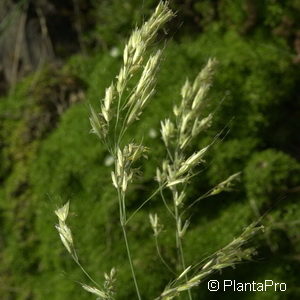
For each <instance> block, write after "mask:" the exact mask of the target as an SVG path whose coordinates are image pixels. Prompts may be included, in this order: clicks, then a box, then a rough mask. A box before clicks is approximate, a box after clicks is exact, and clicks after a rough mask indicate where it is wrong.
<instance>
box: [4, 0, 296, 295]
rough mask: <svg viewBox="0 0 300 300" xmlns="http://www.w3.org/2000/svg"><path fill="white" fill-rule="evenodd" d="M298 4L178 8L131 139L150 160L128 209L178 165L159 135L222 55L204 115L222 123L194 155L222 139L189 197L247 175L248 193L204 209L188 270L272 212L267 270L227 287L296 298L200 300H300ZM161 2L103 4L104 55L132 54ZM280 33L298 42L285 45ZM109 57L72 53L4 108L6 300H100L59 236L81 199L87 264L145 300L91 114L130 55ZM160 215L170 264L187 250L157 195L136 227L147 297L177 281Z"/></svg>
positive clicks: (263, 264)
mask: <svg viewBox="0 0 300 300" xmlns="http://www.w3.org/2000/svg"><path fill="white" fill-rule="evenodd" d="M251 3H252V4H251ZM297 3H298V2H297V1H285V2H282V1H253V2H252V1H201V2H199V1H174V2H172V5H173V6H174V8H175V9H177V10H178V12H177V14H178V19H179V21H178V20H176V21H174V23H173V24H171V25H170V28H169V35H171V36H172V35H173V36H174V39H171V41H169V42H167V45H166V49H165V52H164V53H165V54H164V59H163V63H162V66H161V71H160V75H159V80H158V84H157V93H156V95H155V96H154V97H153V99H152V101H151V103H150V104H149V106H148V108H147V109H146V112H145V115H143V117H142V119H141V121H140V122H139V123H138V125H137V126H134V129H132V131H131V132H130V138H132V137H134V138H135V139H136V140H137V141H140V140H141V139H143V143H144V144H145V145H146V146H148V147H150V150H151V152H150V155H149V159H148V160H145V161H143V165H142V167H141V170H142V171H143V173H144V176H143V177H142V178H140V180H139V181H138V182H137V183H136V184H134V185H133V186H132V188H131V190H130V192H129V198H128V209H129V212H131V213H132V212H133V211H134V210H135V209H136V208H137V207H138V206H139V205H140V204H141V203H142V202H143V200H145V198H146V197H147V195H150V193H151V191H152V190H153V189H154V188H155V183H154V181H153V177H154V174H155V169H156V166H157V164H158V162H159V161H160V159H161V158H163V157H164V155H165V153H164V148H163V146H162V143H161V140H160V137H159V122H160V120H161V119H163V118H164V117H167V116H169V115H170V109H171V107H172V105H173V104H174V102H176V101H177V100H179V94H180V87H181V85H182V84H183V82H184V81H185V79H186V77H189V78H193V76H195V75H196V73H197V72H198V71H199V69H200V68H201V67H202V66H203V64H204V63H205V62H206V60H207V59H208V58H209V57H211V56H214V57H216V58H217V59H218V60H219V67H218V71H217V75H216V80H215V84H214V86H213V88H212V91H211V93H210V96H209V97H210V100H209V104H208V106H207V107H206V108H205V109H206V110H207V111H211V110H213V111H215V122H214V125H213V127H212V128H210V129H209V130H208V131H207V132H206V133H205V135H203V136H202V137H201V139H199V141H197V145H195V146H196V147H201V145H203V144H205V142H206V141H207V140H208V139H209V138H212V137H215V136H216V135H217V134H218V133H219V132H220V130H223V133H222V134H221V136H220V137H219V141H218V142H217V143H216V146H215V147H214V148H213V150H212V151H211V153H210V154H209V156H208V157H207V164H206V168H205V172H202V173H200V175H199V177H197V178H196V183H195V185H193V186H191V187H190V189H189V193H190V198H191V200H192V199H194V198H195V197H197V195H200V194H201V193H204V192H206V191H207V190H208V189H209V188H211V187H212V186H214V185H215V184H217V183H219V182H220V181H222V180H224V179H226V178H227V177H228V176H229V175H231V174H233V173H235V172H238V171H242V172H243V176H242V180H241V182H240V183H239V184H238V185H237V186H236V190H235V191H233V192H232V193H225V194H221V195H218V196H217V197H215V198H209V199H207V200H204V201H202V202H200V203H199V205H198V207H197V208H196V207H195V208H194V209H193V210H192V211H191V213H192V224H191V230H190V231H189V232H188V234H187V236H186V240H185V244H184V249H185V252H186V256H187V263H188V264H192V263H194V262H198V261H199V260H201V259H203V258H205V257H206V256H208V255H210V254H212V253H213V252H214V251H216V250H218V249H219V248H220V247H222V246H224V245H226V243H228V242H230V241H231V240H232V239H233V238H234V236H237V235H238V234H239V233H240V232H241V231H242V229H243V228H244V226H246V225H247V224H249V223H250V222H251V220H257V218H258V217H260V216H261V215H265V214H266V216H265V218H264V219H263V222H264V223H265V224H266V226H267V228H268V229H267V230H266V234H265V236H264V237H263V238H262V240H261V241H260V242H259V249H260V250H261V252H260V253H262V254H261V259H260V260H259V261H256V262H253V263H248V264H244V265H242V266H240V267H238V268H237V269H236V270H227V271H225V272H224V274H221V275H216V277H218V276H221V277H222V278H226V279H229V278H230V279H239V280H241V279H244V281H249V280H251V281H252V280H256V281H259V280H261V281H263V280H265V279H273V280H274V281H275V280H277V281H281V282H288V283H289V284H288V287H289V288H288V292H287V293H285V294H284V295H283V294H280V295H279V294H276V293H275V294H274V293H271V292H270V293H266V294H264V295H261V294H259V293H257V294H255V293H253V294H250V295H249V294H246V293H245V294H238V295H236V294H232V293H228V294H226V295H225V296H224V294H220V295H218V294H212V293H208V292H207V289H206V287H205V285H203V286H200V287H199V288H197V289H195V291H194V294H195V295H196V299H198V298H200V297H204V298H205V299H219V298H220V299H221V298H222V299H226V297H227V298H229V297H230V299H231V298H234V297H235V298H236V299H272V300H273V299H297V298H299V297H300V291H299V289H297V286H296V278H297V273H296V270H297V268H299V250H300V246H299V245H300V243H299V235H297V228H299V218H300V209H299V205H298V203H297V201H298V199H299V184H300V172H299V171H300V164H299V162H298V161H297V159H299V147H300V141H299V119H300V118H299V117H300V116H299V111H300V110H299V109H300V105H299V96H298V95H297V89H298V86H299V83H300V82H299V78H300V76H299V75H300V69H299V65H298V64H297V63H295V57H296V56H297V54H298V53H297V51H296V50H295V49H294V48H293V39H295V38H296V31H297V30H298V29H297V28H296V27H295V26H292V27H288V25H286V23H288V22H286V20H287V19H288V20H290V21H291V22H292V24H296V22H297V20H298V19H297V18H299V14H298V15H297V14H296V12H297V11H298V12H299V5H298V4H297ZM155 4H156V1H150V0H149V1H146V0H145V1H143V5H142V6H141V4H140V1H130V3H129V2H126V1H125V2H124V1H120V0H114V1H101V2H99V1H95V4H94V8H93V11H92V12H91V15H94V16H95V18H96V19H97V20H98V22H96V26H95V27H94V28H93V30H91V31H90V32H88V33H87V37H86V38H87V40H88V41H89V42H91V41H94V40H95V39H96V40H97V39H99V42H100V44H101V43H104V44H105V45H106V47H107V48H109V49H110V48H111V47H113V46H114V47H117V49H118V50H119V52H121V51H122V42H117V41H119V40H120V39H124V38H125V37H126V36H127V35H128V34H129V32H130V30H131V28H132V26H133V25H135V24H136V23H137V22H140V21H141V20H142V19H143V15H142V14H141V12H140V10H139V9H141V11H142V13H143V14H145V15H148V14H149V13H150V11H151V9H152V8H153V7H154V6H155ZM251 16H252V17H251ZM251 18H252V19H251ZM251 20H252V21H251ZM181 21H184V23H183V25H182V26H181V27H179V28H177V29H176V32H174V30H173V29H172V28H176V26H178V25H179V24H180V22H181ZM293 22H294V23H293ZM298 24H299V23H298ZM280 28H281V29H282V28H283V29H284V30H285V31H289V33H288V34H283V33H282V32H284V30H283V29H282V31H280V30H281V29H280ZM181 29H182V30H181ZM161 36H162V38H163V37H164V33H163V32H162V34H161ZM158 43H159V42H158ZM99 52H100V53H98V54H93V55H92V54H91V55H89V56H82V55H77V56H73V57H71V58H70V59H69V60H68V61H67V62H66V63H65V65H64V67H63V68H60V69H53V68H51V67H49V68H45V70H42V71H41V72H38V73H35V74H32V75H31V76H29V77H27V78H25V79H24V80H23V81H22V82H20V83H19V84H18V86H17V87H16V88H15V90H14V91H12V92H11V93H10V94H9V95H8V96H6V97H3V98H1V99H0V113H1V116H0V117H1V123H0V137H1V144H0V158H1V165H0V180H1V186H0V198H1V202H0V222H1V227H2V234H1V238H0V243H1V251H0V258H1V261H2V264H1V266H0V273H1V277H0V295H1V299H5V300H6V299H17V300H23V299H24V300H25V299H53V300H56V299H57V300H62V299H69V298H70V299H71V298H72V299H74V300H76V299H90V295H87V294H86V293H85V292H84V291H82V290H81V289H80V287H78V286H77V284H76V282H78V281H85V278H84V277H83V276H82V274H81V273H80V271H79V270H78V268H77V267H76V266H74V264H73V263H72V261H71V259H70V258H69V256H68V254H67V253H66V251H65V249H64V248H63V246H62V245H61V243H60V240H59V238H58V236H57V233H56V231H55V228H54V224H55V222H56V218H55V216H54V214H53V210H54V209H55V208H56V207H57V206H58V205H61V204H62V203H64V202H65V201H67V200H70V201H71V216H70V227H71V228H72V231H73V232H74V236H75V243H76V247H77V249H78V253H79V257H80V258H82V263H83V265H85V266H86V267H87V269H88V271H89V272H91V274H93V275H94V276H95V277H96V278H97V279H98V280H99V281H101V278H102V277H103V272H104V271H106V272H107V271H109V269H110V268H111V267H112V266H115V267H116V268H117V269H118V275H117V278H118V280H117V293H118V299H134V297H135V296H134V295H135V294H134V289H133V286H132V282H131V281H132V280H131V277H130V276H129V273H130V272H129V266H128V263H127V259H126V253H125V249H124V245H123V243H120V240H121V239H122V238H121V232H120V228H119V224H118V222H119V220H118V209H117V203H116V196H115V193H114V189H113V187H112V185H111V180H110V167H109V166H106V164H105V162H106V161H107V158H108V153H107V152H106V150H105V149H104V148H103V147H102V145H101V144H100V142H99V141H98V140H97V138H96V137H95V136H94V135H91V134H89V131H90V125H89V120H88V115H89V103H91V104H92V105H94V106H97V105H99V100H100V99H101V97H102V96H103V93H104V90H105V87H106V86H108V85H109V83H110V82H111V80H112V79H113V77H114V76H115V74H116V73H117V70H118V68H119V66H120V63H121V56H116V57H115V56H111V54H109V53H107V51H100V50H99ZM83 94H84V96H83ZM297 120H298V121H297ZM151 132H152V134H151ZM154 133H156V136H155V134H154ZM150 211H152V212H153V211H155V212H157V213H158V214H159V215H160V216H162V217H165V219H166V224H164V225H165V227H164V231H163V233H162V235H161V237H160V244H161V250H162V253H163V255H164V256H165V258H166V260H167V261H168V262H169V263H170V264H171V265H174V260H173V256H174V251H175V250H174V239H173V236H172V232H171V231H170V225H171V220H169V219H168V217H167V216H166V213H165V210H164V206H163V205H162V203H161V201H160V200H159V198H154V199H153V200H152V201H151V203H150V204H149V205H147V206H146V207H145V210H144V211H141V212H140V213H139V214H137V215H136V217H135V218H134V219H133V220H132V223H130V224H129V239H130V244H131V247H132V252H133V256H134V264H135V265H136V267H137V268H136V269H137V276H138V278H139V280H140V285H141V289H142V294H143V295H147V298H145V299H153V298H154V297H155V296H157V295H158V294H159V293H160V291H161V290H162V289H163V288H164V286H165V285H166V284H167V283H168V281H169V280H170V279H171V278H172V275H171V274H169V273H168V271H167V270H162V268H161V262H160V260H159V258H158V256H157V254H156V252H155V244H154V241H153V239H152V233H151V230H150V226H149V224H148V223H149V222H148V213H149V212H150ZM297 226H298V227H297ZM254 268H255V271H254ZM218 297H219V298H218Z"/></svg>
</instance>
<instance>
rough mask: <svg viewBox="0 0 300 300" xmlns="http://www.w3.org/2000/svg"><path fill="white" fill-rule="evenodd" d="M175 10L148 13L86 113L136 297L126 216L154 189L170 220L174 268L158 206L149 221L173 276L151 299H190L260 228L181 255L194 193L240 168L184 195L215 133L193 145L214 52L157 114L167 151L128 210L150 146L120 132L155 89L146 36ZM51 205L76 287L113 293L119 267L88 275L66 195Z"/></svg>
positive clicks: (155, 57)
mask: <svg viewBox="0 0 300 300" xmlns="http://www.w3.org/2000/svg"><path fill="white" fill-rule="evenodd" d="M174 15H175V14H174V13H173V12H172V11H171V10H170V9H169V7H168V2H160V3H159V4H158V6H157V8H156V10H155V11H154V13H153V15H152V16H151V17H150V19H149V20H148V21H146V22H145V23H144V24H143V25H142V26H141V27H140V28H136V29H135V30H134V31H133V33H132V35H131V37H130V38H129V40H128V42H127V44H126V45H125V48H124V52H123V64H122V66H121V68H120V71H119V73H118V75H117V76H116V79H115V80H114V81H112V83H111V84H110V86H109V87H108V88H107V89H106V91H105V95H104V98H103V99H102V100H101V101H100V105H99V107H98V108H93V107H91V115H90V123H91V127H92V130H91V131H92V133H94V134H96V135H97V136H98V137H99V139H100V140H101V142H102V143H103V144H104V145H105V146H106V148H107V150H108V151H109V153H110V155H111V157H112V158H113V161H114V169H113V170H112V171H111V179H112V184H113V186H114V188H115V190H116V195H117V199H118V206H119V221H120V226H121V228H122V233H123V238H124V243H125V246H126V251H127V257H128V263H129V265H130V269H131V276H132V282H133V285H134V287H135V291H136V297H137V299H139V300H140V299H144V298H147V296H146V295H142V294H141V292H140V288H139V280H138V278H137V276H136V271H135V266H134V259H133V257H132V253H131V249H130V237H129V236H128V230H127V227H128V224H129V222H133V221H134V216H135V215H136V214H137V213H139V211H140V210H141V209H143V208H144V206H145V205H146V204H147V203H148V202H149V201H151V199H152V198H153V197H154V196H156V195H160V197H161V200H162V201H163V203H164V205H165V207H166V210H167V212H168V214H169V216H170V218H171V219H172V220H173V224H174V244H175V248H176V258H175V260H176V268H175V269H174V268H173V267H172V266H170V265H169V264H168V262H167V261H166V260H165V259H164V258H163V256H162V254H161V252H160V247H159V243H158V236H159V234H160V232H161V230H162V226H163V225H162V222H161V221H162V220H160V218H159V217H158V215H157V214H156V213H151V214H150V215H149V220H150V225H151V227H152V229H153V234H154V240H155V244H156V249H157V252H158V255H159V257H160V259H161V262H162V267H166V268H168V269H169V270H170V271H171V273H172V274H173V278H170V280H172V281H170V283H169V284H168V285H167V286H166V287H165V289H164V291H161V292H160V294H158V297H157V298H156V299H157V300H158V299H165V300H167V299H173V298H174V297H177V296H179V295H181V294H185V295H186V296H187V297H188V299H189V300H191V299H193V296H192V292H191V289H192V288H193V287H195V286H197V285H199V284H200V283H201V282H202V281H203V280H204V279H205V278H207V277H208V276H210V275H211V274H213V273H214V272H217V271H220V270H222V269H224V268H227V267H233V266H235V265H236V264H237V263H239V262H241V261H242V260H247V259H251V257H252V256H253V254H254V253H255V250H254V249H253V248H251V247H247V246H246V244H247V241H248V240H249V239H250V238H251V237H252V236H253V234H255V233H257V232H258V231H259V230H260V229H261V227H259V226H256V224H251V225H250V226H249V227H247V228H246V229H245V230H244V232H243V233H242V234H241V235H240V236H239V237H237V238H236V239H234V240H233V241H232V242H231V243H229V244H228V245H226V246H225V247H224V248H222V249H220V250H219V251H217V252H216V253H215V254H213V255H212V256H210V257H208V258H207V259H206V260H204V261H201V262H195V263H194V264H193V265H187V263H186V259H185V251H184V237H185V235H186V232H187V231H188V228H189V225H190V217H189V210H190V209H191V207H193V206H194V205H195V204H197V203H198V202H199V201H200V200H202V199H205V198H208V197H211V196H213V195H216V194H219V193H221V192H222V191H225V190H228V189H230V188H231V186H232V184H233V183H234V182H235V181H236V179H237V178H238V177H239V173H236V174H233V175H231V176H230V177H229V178H227V179H225V180H224V181H222V182H220V183H219V184H218V185H216V186H215V187H214V188H212V189H210V190H209V191H208V192H207V193H205V194H204V195H201V196H199V197H197V198H196V199H187V192H186V189H187V186H188V185H189V184H190V183H191V182H192V181H193V179H194V177H195V176H197V175H199V174H200V171H201V167H202V166H203V164H204V163H205V160H204V158H205V156H206V154H207V152H208V151H209V150H210V149H211V147H213V146H214V144H215V142H216V141H217V137H215V138H214V139H212V141H211V142H210V143H209V144H208V145H206V146H205V147H203V148H202V149H193V145H194V143H193V142H194V141H195V139H196V138H198V137H199V136H200V135H201V134H203V133H204V132H205V130H206V129H207V128H208V127H209V126H210V125H211V123H212V122H213V118H214V113H213V112H212V113H210V114H208V115H203V111H205V110H204V109H203V108H204V107H205V106H206V103H207V99H208V97H207V95H208V92H209V89H210V87H211V85H212V82H213V75H214V73H215V70H216V67H217V61H216V60H215V59H214V58H211V59H209V60H208V62H207V64H206V65H205V66H204V68H203V69H202V70H201V71H200V72H199V74H198V75H197V76H196V78H195V79H194V80H193V81H192V82H191V81H189V80H186V82H185V84H184V86H183V87H182V89H181V101H180V103H179V104H176V105H175V106H174V107H173V116H170V117H169V118H166V119H165V120H163V121H161V138H162V141H163V143H164V146H165V149H166V158H165V159H164V160H163V161H162V162H161V164H160V165H159V166H158V167H157V170H156V176H155V180H156V181H157V183H158V186H157V189H156V190H155V191H153V193H152V194H151V195H150V196H149V197H148V198H147V199H145V200H144V201H143V202H142V204H141V205H140V206H139V207H138V209H137V210H136V211H135V212H134V213H132V214H131V215H128V211H127V201H126V200H127V192H128V187H129V186H130V185H131V184H132V183H133V182H134V181H135V179H136V178H137V177H139V176H140V170H139V161H140V159H142V158H147V155H148V153H149V151H150V149H149V148H147V147H146V146H144V145H143V144H142V141H138V142H136V141H134V139H131V142H130V143H128V142H127V140H128V138H126V134H127V131H128V129H129V128H130V127H132V125H133V123H135V122H137V121H138V120H139V118H140V117H141V115H142V113H143V110H144V109H145V106H146V105H147V104H148V102H149V101H150V99H151V98H152V96H153V95H154V93H155V83H156V75H157V72H158V70H159V65H160V60H161V58H162V50H156V51H155V50H153V47H151V44H152V42H153V41H154V39H155V37H156V35H157V33H158V31H159V30H160V29H161V28H162V27H163V26H164V24H165V23H166V22H168V21H169V20H170V19H171V18H173V17H174ZM55 213H56V215H57V217H58V220H59V224H58V225H57V226H56V228H57V230H58V233H59V236H60V238H61V241H62V243H63V245H64V246H65V248H66V250H67V251H68V252H69V254H70V255H71V257H72V258H73V260H74V261H75V262H76V264H77V265H78V266H79V268H80V269H81V270H82V271H83V272H84V274H85V275H86V277H87V279H88V280H89V281H90V282H89V284H86V283H82V284H81V285H82V288H83V289H84V290H86V291H87V292H89V293H92V294H94V295H96V296H97V297H98V299H116V298H117V291H116V290H115V287H114V283H115V280H116V269H117V267H116V268H115V267H113V268H112V269H111V271H110V272H109V273H105V274H104V283H103V284H99V283H98V281H97V280H95V279H94V278H92V276H90V274H88V272H87V271H86V270H85V268H84V267H83V266H82V264H81V263H80V261H79V258H78V255H77V252H76V248H75V246H74V240H73V237H72V232H71V229H70V228H69V226H68V225H67V223H66V222H67V217H68V213H69V202H67V203H66V204H65V205H64V206H62V207H61V208H58V209H57V210H56V211H55ZM145 222H146V220H145Z"/></svg>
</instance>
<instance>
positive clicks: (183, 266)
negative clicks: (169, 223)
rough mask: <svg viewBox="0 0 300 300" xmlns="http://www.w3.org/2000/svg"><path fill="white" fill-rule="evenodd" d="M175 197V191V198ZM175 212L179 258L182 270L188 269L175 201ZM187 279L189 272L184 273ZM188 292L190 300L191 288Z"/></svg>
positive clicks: (186, 279)
mask: <svg viewBox="0 0 300 300" xmlns="http://www.w3.org/2000/svg"><path fill="white" fill-rule="evenodd" d="M174 197H175V192H174V191H173V198H174ZM174 213H175V219H176V248H177V252H178V256H179V260H180V263H181V266H182V271H183V270H185V269H186V265H185V259H184V254H183V248H182V242H181V238H180V236H179V228H178V222H179V212H178V207H177V205H176V203H175V201H174ZM184 278H185V281H186V282H188V277H187V274H185V275H184ZM187 293H188V295H189V300H192V299H193V298H192V293H191V291H190V290H187Z"/></svg>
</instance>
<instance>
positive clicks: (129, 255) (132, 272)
mask: <svg viewBox="0 0 300 300" xmlns="http://www.w3.org/2000/svg"><path fill="white" fill-rule="evenodd" d="M121 226H122V231H123V236H124V240H125V245H126V251H127V256H128V260H129V264H130V269H131V274H132V278H133V281H134V285H135V290H136V293H137V296H138V299H139V300H141V299H142V298H141V294H140V290H139V287H138V283H137V280H136V276H135V271H134V267H133V263H132V258H131V252H130V248H129V244H128V239H127V233H126V226H125V225H124V224H122V223H121Z"/></svg>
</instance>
